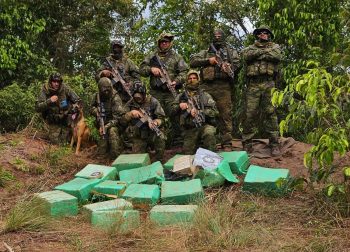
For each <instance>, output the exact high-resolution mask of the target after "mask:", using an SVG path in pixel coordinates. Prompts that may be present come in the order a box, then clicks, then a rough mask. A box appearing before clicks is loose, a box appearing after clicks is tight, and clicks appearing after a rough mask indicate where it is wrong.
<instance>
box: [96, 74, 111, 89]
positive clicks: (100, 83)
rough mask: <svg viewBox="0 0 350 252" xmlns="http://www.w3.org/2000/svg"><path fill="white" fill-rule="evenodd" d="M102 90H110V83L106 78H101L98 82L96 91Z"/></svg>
mask: <svg viewBox="0 0 350 252" xmlns="http://www.w3.org/2000/svg"><path fill="white" fill-rule="evenodd" d="M104 88H112V82H111V80H110V79H109V78H107V77H102V78H101V79H100V80H99V81H98V89H99V90H100V91H101V90H103V89H104Z"/></svg>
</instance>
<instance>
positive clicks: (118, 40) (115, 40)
mask: <svg viewBox="0 0 350 252" xmlns="http://www.w3.org/2000/svg"><path fill="white" fill-rule="evenodd" d="M115 45H118V46H120V47H124V43H123V42H122V41H121V40H120V39H114V40H112V41H111V49H112V50H113V47H114V46H115Z"/></svg>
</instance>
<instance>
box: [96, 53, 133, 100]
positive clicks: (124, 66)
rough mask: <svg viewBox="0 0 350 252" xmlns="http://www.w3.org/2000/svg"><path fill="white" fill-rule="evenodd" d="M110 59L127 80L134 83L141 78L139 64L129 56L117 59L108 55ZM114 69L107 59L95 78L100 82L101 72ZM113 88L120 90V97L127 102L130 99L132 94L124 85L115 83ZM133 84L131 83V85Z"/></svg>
mask: <svg viewBox="0 0 350 252" xmlns="http://www.w3.org/2000/svg"><path fill="white" fill-rule="evenodd" d="M107 59H108V61H109V62H111V64H112V66H113V67H114V69H115V70H117V71H118V72H119V74H120V76H121V77H122V78H123V79H124V80H125V81H126V82H127V83H132V82H134V81H135V80H140V72H139V68H138V67H137V65H136V64H135V63H134V62H133V61H132V60H131V59H129V58H127V57H125V56H123V58H122V59H121V60H116V59H114V58H113V57H112V55H110V56H108V57H107ZM106 69H107V70H110V71H111V70H112V69H111V68H110V67H109V65H108V63H107V61H106V60H105V61H104V62H103V64H102V65H101V66H100V68H99V69H98V70H97V73H96V76H95V79H96V81H97V82H98V81H99V80H100V78H101V73H102V71H103V70H106ZM112 84H113V88H114V89H115V90H116V91H117V92H118V94H119V96H120V98H121V99H122V101H123V102H124V103H125V102H127V101H129V100H130V96H129V95H128V93H127V92H125V91H124V89H123V87H122V85H121V84H120V83H113V81H112ZM131 86H132V85H129V87H131Z"/></svg>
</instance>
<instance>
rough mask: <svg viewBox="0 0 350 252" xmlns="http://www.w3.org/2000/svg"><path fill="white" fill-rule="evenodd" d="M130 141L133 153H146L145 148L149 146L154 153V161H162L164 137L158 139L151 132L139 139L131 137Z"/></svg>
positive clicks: (135, 136)
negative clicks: (152, 148)
mask: <svg viewBox="0 0 350 252" xmlns="http://www.w3.org/2000/svg"><path fill="white" fill-rule="evenodd" d="M130 140H131V143H132V152H133V153H147V152H148V151H147V147H148V146H151V147H154V150H155V152H156V159H157V160H158V161H163V155H164V150H165V141H166V137H164V138H163V137H158V136H157V135H156V134H155V133H154V132H153V131H149V134H148V136H146V137H142V138H141V136H139V135H133V136H132V137H131V139H130Z"/></svg>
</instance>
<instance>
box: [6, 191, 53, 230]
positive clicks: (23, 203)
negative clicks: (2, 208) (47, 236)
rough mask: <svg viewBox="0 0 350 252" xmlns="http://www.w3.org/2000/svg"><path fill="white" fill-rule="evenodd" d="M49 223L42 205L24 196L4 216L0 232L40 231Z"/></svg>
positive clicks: (49, 218) (49, 219)
mask: <svg viewBox="0 0 350 252" xmlns="http://www.w3.org/2000/svg"><path fill="white" fill-rule="evenodd" d="M50 221H51V217H50V216H49V215H48V213H47V210H46V208H45V206H44V205H43V204H40V203H38V201H37V200H35V198H33V197H26V196H24V197H23V198H21V199H20V200H19V201H18V203H17V204H16V205H15V206H14V207H13V208H12V209H11V210H10V211H9V212H8V214H7V215H6V216H5V218H4V221H3V223H4V224H3V227H2V230H1V232H2V233H9V232H16V231H41V230H44V229H46V228H47V227H48V226H49V223H50Z"/></svg>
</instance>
